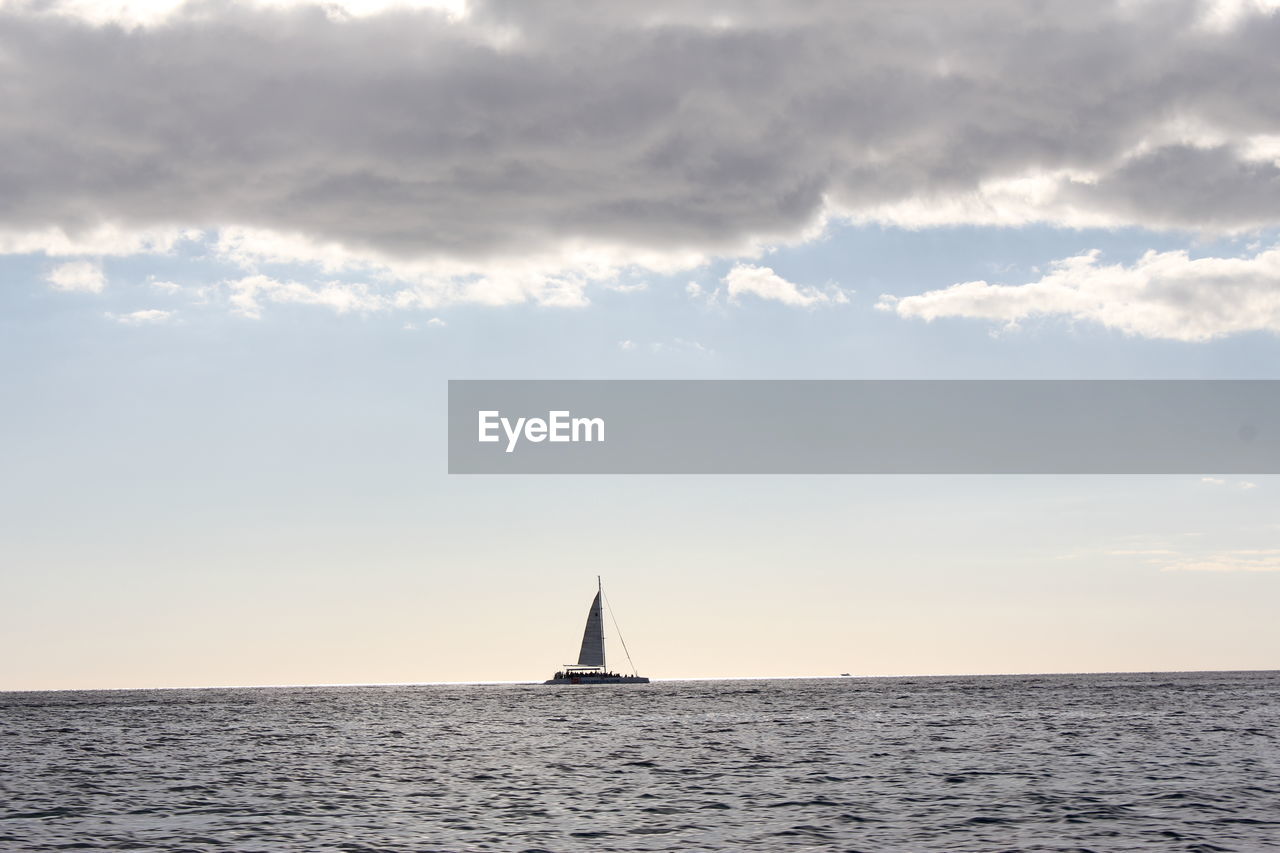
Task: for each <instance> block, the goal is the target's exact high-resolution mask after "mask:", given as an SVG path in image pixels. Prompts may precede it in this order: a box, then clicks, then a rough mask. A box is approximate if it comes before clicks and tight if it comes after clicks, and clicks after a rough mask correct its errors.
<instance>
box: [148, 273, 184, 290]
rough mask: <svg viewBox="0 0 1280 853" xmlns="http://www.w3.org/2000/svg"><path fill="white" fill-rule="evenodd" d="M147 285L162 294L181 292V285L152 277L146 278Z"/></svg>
mask: <svg viewBox="0 0 1280 853" xmlns="http://www.w3.org/2000/svg"><path fill="white" fill-rule="evenodd" d="M147 284H149V285H151V286H152V287H153V288H155V289H156V290H159V291H162V292H164V293H177V292H178V291H180V290H182V285H180V284H178V283H177V282H173V281H165V280H163V279H158V278H156V277H155V276H153V275H151V276H147Z"/></svg>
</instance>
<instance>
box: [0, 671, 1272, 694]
mask: <svg viewBox="0 0 1280 853" xmlns="http://www.w3.org/2000/svg"><path fill="white" fill-rule="evenodd" d="M1261 672H1280V668H1277V669H1136V670H1098V671H1094V672H1086V671H1081V670H1063V671H1057V672H969V673H895V674H890V675H726V676H693V677H689V678H650V682H651V683H654V684H657V683H666V682H672V683H674V682H687V681H815V680H841V679H845V678H848V679H850V680H861V681H866V680H871V679H888V678H1002V677H1010V676H1027V677H1032V676H1041V675H1194V674H1202V673H1222V674H1226V673H1261ZM544 680H545V679H539V680H525V679H520V680H516V681H498V680H491V681H380V682H362V681H353V682H331V683H323V684H200V685H173V686H165V687H19V688H12V689H8V688H6V689H0V694H5V693H112V692H115V693H126V692H136V691H141V690H147V691H153V690H296V689H302V688H329V687H335V688H336V687H483V686H506V685H519V684H528V685H534V686H542V685H543V681H544Z"/></svg>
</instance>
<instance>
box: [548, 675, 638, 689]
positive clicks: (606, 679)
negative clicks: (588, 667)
mask: <svg viewBox="0 0 1280 853" xmlns="http://www.w3.org/2000/svg"><path fill="white" fill-rule="evenodd" d="M542 683H543V684H552V685H555V686H558V687H559V686H562V687H577V686H582V687H586V686H587V685H590V684H648V683H649V679H647V678H645V677H644V676H643V675H573V676H569V677H568V678H548V679H547V680H546V681H544V682H542Z"/></svg>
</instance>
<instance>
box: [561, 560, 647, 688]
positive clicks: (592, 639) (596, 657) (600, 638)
mask: <svg viewBox="0 0 1280 853" xmlns="http://www.w3.org/2000/svg"><path fill="white" fill-rule="evenodd" d="M618 639H619V640H621V639H622V637H621V635H619V637H618ZM626 649H627V644H626V643H623V644H622V650H623V652H624V653H625V652H626ZM630 661H631V655H630V654H628V655H627V662H628V663H630ZM542 683H543V684H555V685H564V686H567V685H571V684H648V683H649V679H647V678H645V677H644V676H641V675H635V674H632V675H620V674H618V673H616V672H610V671H609V669H608V668H607V667H606V666H605V663H604V584H602V583H601V582H600V577H599V576H596V597H595V598H594V599H593V600H592V602H591V609H590V610H588V611H587V627H586V629H585V630H583V632H582V648H581V649H580V650H579V651H578V662H577V663H576V664H573V663H570V664H565V666H564V669H562V670H561V671H560V672H557V673H556V674H555V676H554V677H552V678H549V679H547V680H546V681H544V682H542Z"/></svg>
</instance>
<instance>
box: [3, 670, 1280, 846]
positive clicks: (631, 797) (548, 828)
mask: <svg viewBox="0 0 1280 853" xmlns="http://www.w3.org/2000/svg"><path fill="white" fill-rule="evenodd" d="M1278 738H1280V673H1276V672H1265V673H1194V674H1176V675H1170V674H1137V675H1073V676H999V677H967V678H949V677H938V678H894V679H858V678H842V679H816V680H764V681H719V682H715V681H709V682H667V683H662V682H658V683H654V684H651V685H647V686H610V687H589V688H581V687H579V688H553V687H542V686H540V685H539V686H536V685H487V686H486V685H475V686H421V687H328V688H262V689H258V688H254V689H225V690H224V689H211V690H151V691H103V692H57V693H7V694H0V850H2V851H6V853H7V851H26V850H69V849H86V850H184V851H203V850H232V851H256V850H262V851H270V850H299V851H322V850H341V851H429V850H442V851H468V850H503V851H506V850H511V851H521V850H523V851H537V850H544V851H613V850H676V851H686V850H687V851H697V850H716V851H733V850H861V851H878V850H909V851H933V850H937V851H964V850H980V851H1001V850H1073V851H1084V850H1096V851H1118V850H1160V851H1172V850H1187V851H1219V850H1236V851H1252V850H1280V740H1278Z"/></svg>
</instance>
